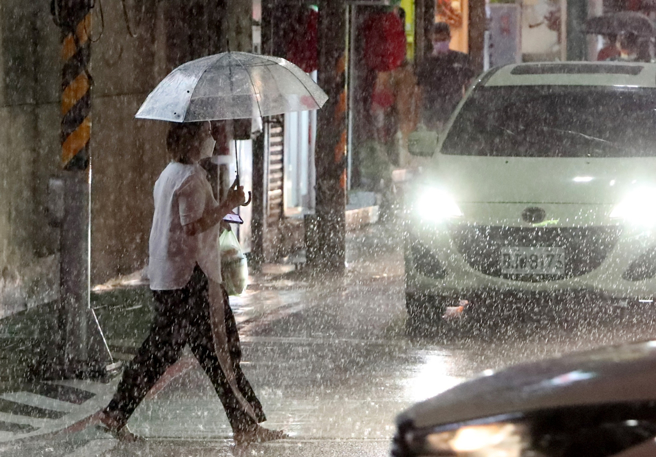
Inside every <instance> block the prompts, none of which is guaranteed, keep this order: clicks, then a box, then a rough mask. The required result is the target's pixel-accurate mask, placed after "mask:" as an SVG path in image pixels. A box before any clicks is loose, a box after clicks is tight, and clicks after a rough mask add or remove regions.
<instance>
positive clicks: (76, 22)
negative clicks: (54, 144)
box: [59, 0, 92, 171]
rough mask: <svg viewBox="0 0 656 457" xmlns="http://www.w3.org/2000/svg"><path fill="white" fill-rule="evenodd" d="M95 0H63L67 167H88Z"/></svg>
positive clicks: (64, 160) (64, 159)
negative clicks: (93, 4) (93, 0)
mask: <svg viewBox="0 0 656 457" xmlns="http://www.w3.org/2000/svg"><path fill="white" fill-rule="evenodd" d="M91 6H92V4H91V0H62V2H61V9H60V17H59V20H60V26H61V30H62V58H63V61H64V64H63V69H62V97H61V115H62V120H61V147H62V150H61V160H62V165H63V166H64V169H66V170H71V171H73V170H86V169H87V167H88V166H89V140H90V139H91V80H90V74H89V63H90V60H91V42H90V40H89V34H90V33H91V32H90V31H91Z"/></svg>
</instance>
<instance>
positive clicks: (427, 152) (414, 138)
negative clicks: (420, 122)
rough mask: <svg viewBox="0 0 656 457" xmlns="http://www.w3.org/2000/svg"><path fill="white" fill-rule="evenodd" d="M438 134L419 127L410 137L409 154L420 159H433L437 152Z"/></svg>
mask: <svg viewBox="0 0 656 457" xmlns="http://www.w3.org/2000/svg"><path fill="white" fill-rule="evenodd" d="M437 140H438V135H437V132H433V131H430V130H427V129H426V128H425V127H423V126H419V128H418V129H417V130H415V131H414V132H412V133H411V134H410V135H408V152H410V154H412V155H413V156H418V157H433V154H435V151H436V150H437Z"/></svg>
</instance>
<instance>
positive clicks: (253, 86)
mask: <svg viewBox="0 0 656 457" xmlns="http://www.w3.org/2000/svg"><path fill="white" fill-rule="evenodd" d="M237 62H238V63H239V65H241V68H242V69H243V70H244V71H245V72H246V74H247V75H248V80H249V81H250V83H251V87H252V88H253V91H254V92H255V101H256V102H257V110H258V111H259V112H260V117H262V116H264V114H263V113H262V107H261V106H260V100H259V98H258V97H257V96H258V95H260V94H259V92H257V88H256V87H255V84H253V78H251V74H250V73H249V72H248V70H247V69H246V67H245V66H244V64H243V63H241V62H240V61H237Z"/></svg>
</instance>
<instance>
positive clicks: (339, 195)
mask: <svg viewBox="0 0 656 457" xmlns="http://www.w3.org/2000/svg"><path fill="white" fill-rule="evenodd" d="M319 11H320V14H319V86H321V88H322V89H323V90H324V91H325V92H326V93H327V94H328V96H329V97H330V98H329V99H328V102H326V104H325V105H324V107H323V108H322V109H321V110H319V112H318V115H317V123H318V126H317V144H316V151H315V167H316V176H317V184H316V213H315V221H314V223H310V224H309V226H310V227H306V230H312V229H313V228H314V230H312V231H313V232H314V233H312V234H310V236H308V237H307V240H308V241H310V243H309V245H308V246H307V260H308V264H309V265H311V266H314V267H318V268H321V269H325V270H329V271H336V272H341V271H343V270H344V268H345V262H346V220H345V209H346V141H347V122H346V120H347V118H346V113H347V97H346V36H347V20H346V19H347V17H346V2H345V1H344V0H322V1H320V2H319ZM312 226H314V227H312Z"/></svg>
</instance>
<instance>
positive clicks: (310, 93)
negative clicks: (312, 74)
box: [267, 56, 319, 105]
mask: <svg viewBox="0 0 656 457" xmlns="http://www.w3.org/2000/svg"><path fill="white" fill-rule="evenodd" d="M267 57H268V56H267ZM290 63H291V62H290ZM274 64H275V65H278V66H279V67H282V68H284V69H285V70H286V71H288V72H289V73H291V74H292V75H293V76H294V77H295V78H296V80H297V81H298V82H300V83H301V84H303V87H304V88H305V90H306V91H307V93H308V94H309V95H310V97H312V100H314V102H315V103H316V104H317V105H319V101H318V100H317V98H316V97H315V96H314V95H312V91H311V90H310V88H309V87H308V86H307V84H305V83H304V82H303V80H302V79H301V78H299V77H298V76H296V75H295V74H294V72H292V71H291V70H290V69H289V68H287V66H286V65H280V64H279V63H277V62H274ZM292 65H293V64H292ZM267 66H268V65H267ZM297 68H298V67H297ZM298 69H299V70H300V71H301V72H303V73H305V72H304V71H303V70H301V69H300V68H298ZM267 70H269V69H268V68H267ZM269 73H271V70H269ZM305 74H306V75H307V73H305ZM271 75H272V76H273V73H271ZM308 78H309V76H308ZM315 84H316V83H315ZM317 86H318V84H317Z"/></svg>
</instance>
